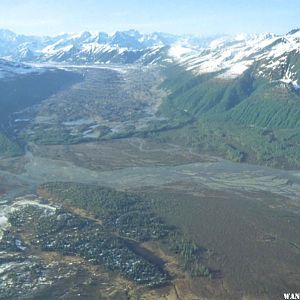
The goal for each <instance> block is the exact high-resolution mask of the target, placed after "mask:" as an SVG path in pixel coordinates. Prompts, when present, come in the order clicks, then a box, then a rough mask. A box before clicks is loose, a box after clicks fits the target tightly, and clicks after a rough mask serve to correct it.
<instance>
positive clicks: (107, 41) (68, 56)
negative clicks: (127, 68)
mask: <svg viewBox="0 0 300 300" xmlns="http://www.w3.org/2000/svg"><path fill="white" fill-rule="evenodd" d="M213 39H214V37H208V38H199V37H193V36H176V35H172V34H166V33H158V32H155V33H152V34H141V33H139V32H138V31H136V30H129V31H117V32H116V33H115V34H112V35H109V34H107V33H105V32H88V31H85V32H81V33H75V34H73V33H64V34H60V35H57V36H54V37H37V36H25V35H17V34H15V33H13V32H12V31H9V30H0V57H2V58H5V59H8V60H12V61H18V62H68V63H75V64H87V63H135V62H143V63H154V62H155V61H156V60H157V59H158V58H162V53H164V50H165V49H166V48H167V47H170V46H171V45H173V44H175V43H177V42H180V43H181V44H183V45H185V44H187V45H189V46H191V45H192V46H196V47H199V46H203V47H205V46H207V45H208V44H209V42H211V41H212V40H213Z"/></svg>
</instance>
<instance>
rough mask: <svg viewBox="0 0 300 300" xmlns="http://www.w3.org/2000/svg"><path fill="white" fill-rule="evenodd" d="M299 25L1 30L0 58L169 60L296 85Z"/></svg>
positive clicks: (89, 61) (218, 73) (92, 61)
mask: <svg viewBox="0 0 300 300" xmlns="http://www.w3.org/2000/svg"><path fill="white" fill-rule="evenodd" d="M299 53H300V30H298V29H295V30H292V31H291V32H289V33H288V34H286V35H283V36H279V35H275V34H252V35H249V34H240V35H237V36H234V37H233V36H225V35H221V36H212V37H195V36H190V35H186V36H177V35H172V34H166V33H158V32H155V33H151V34H141V33H140V32H138V31H136V30H128V31H117V32H116V33H114V34H107V33H105V32H88V31H85V32H81V33H63V34H60V35H57V36H53V37H47V36H46V37H35V36H24V35H17V34H15V33H13V32H11V31H9V30H0V57H2V58H4V59H7V60H11V61H17V62H39V63H41V62H55V63H56V62H63V63H72V64H98V63H122V64H131V63H143V64H154V63H161V62H172V63H176V64H179V65H181V66H182V67H184V68H185V69H186V70H188V71H192V72H193V73H194V74H196V75H199V74H204V73H215V74H216V77H218V78H228V79H229V78H231V79H232V78H236V77H238V76H240V75H242V74H243V73H244V72H246V71H247V70H252V71H253V74H255V75H256V76H257V77H264V78H268V79H269V80H271V81H272V80H274V81H278V82H281V83H282V84H287V85H291V86H292V87H294V89H299V84H300V82H299V81H298V80H299V78H300V75H299V74H298V73H299V59H298V57H299Z"/></svg>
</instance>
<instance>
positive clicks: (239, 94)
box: [0, 29, 300, 167]
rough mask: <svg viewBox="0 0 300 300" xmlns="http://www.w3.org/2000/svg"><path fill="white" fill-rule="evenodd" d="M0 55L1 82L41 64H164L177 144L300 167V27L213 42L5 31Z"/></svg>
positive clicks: (166, 112)
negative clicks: (30, 34) (279, 32)
mask: <svg viewBox="0 0 300 300" xmlns="http://www.w3.org/2000/svg"><path fill="white" fill-rule="evenodd" d="M0 58H1V60H0V77H5V76H13V75H16V74H25V73H36V72H43V68H41V67H40V65H41V66H43V65H44V64H46V65H48V66H49V65H54V66H55V65H60V64H70V65H96V64H141V65H146V66H147V65H158V66H161V67H162V68H161V70H162V72H163V73H164V75H165V81H164V82H163V84H162V88H164V89H165V90H166V91H168V96H167V97H166V98H165V99H164V101H163V103H162V104H161V106H160V108H159V111H158V113H160V114H162V115H163V116H164V117H167V118H169V119H170V120H172V124H173V125H175V128H178V127H182V128H183V129H180V130H176V131H173V133H172V134H174V139H176V141H178V140H183V143H186V144H191V140H193V141H194V143H196V144H197V145H198V146H199V145H200V146H201V147H206V146H207V145H211V148H210V149H209V151H211V149H215V148H218V149H219V150H218V151H217V154H220V155H223V156H225V157H227V158H230V159H234V160H244V159H245V157H246V156H248V157H250V156H251V157H255V158H254V160H255V161H263V162H267V163H268V164H270V165H275V166H281V165H282V164H283V165H285V166H288V167H292V166H293V165H295V166H296V165H299V166H300V154H298V153H300V151H299V145H300V133H299V132H298V129H299V128H300V30H299V29H294V30H292V31H290V32H288V33H287V34H285V35H276V34H270V33H265V34H239V35H237V36H229V35H219V36H210V37H195V36H190V35H184V36H178V35H171V34H165V33H152V34H141V33H139V32H138V31H136V30H129V31H123V32H116V33H114V34H107V33H104V32H97V33H95V32H82V33H65V34H60V35H57V36H54V37H36V36H24V35H17V34H15V33H13V32H11V31H8V30H0ZM183 124H192V126H191V127H189V125H188V126H185V125H183ZM266 130H267V131H266ZM208 132H209V133H208ZM175 133H176V134H175ZM168 138H172V137H170V136H168ZM224 145H225V146H224ZM200 146H199V147H200ZM220 147H221V149H220ZM224 153H225V154H224ZM287 153H288V154H287ZM244 154H245V155H244ZM282 161H284V163H282V164H281V162H282ZM269 162H270V163H269Z"/></svg>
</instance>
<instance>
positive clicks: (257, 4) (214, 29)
mask: <svg viewBox="0 0 300 300" xmlns="http://www.w3.org/2000/svg"><path fill="white" fill-rule="evenodd" d="M298 27H300V0H243V1H238V0H123V1H121V0H106V1H102V0H0V28H5V29H10V30H12V31H15V32H16V33H20V34H32V35H55V34H58V33H62V32H79V31H83V30H90V31H105V32H108V33H112V32H115V31H117V30H127V29H137V30H139V31H141V32H144V33H147V32H154V31H161V32H168V33H175V34H196V35H214V34H237V33H241V32H246V33H259V32H272V33H277V34H283V33H286V32H288V31H290V30H291V29H293V28H298Z"/></svg>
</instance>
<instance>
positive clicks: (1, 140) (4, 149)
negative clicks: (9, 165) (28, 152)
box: [0, 132, 23, 156]
mask: <svg viewBox="0 0 300 300" xmlns="http://www.w3.org/2000/svg"><path fill="white" fill-rule="evenodd" d="M21 154H23V151H22V149H21V147H20V146H19V145H18V144H17V142H15V141H12V140H11V139H9V138H8V137H7V136H6V135H5V134H3V133H1V132H0V156H17V155H21Z"/></svg>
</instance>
